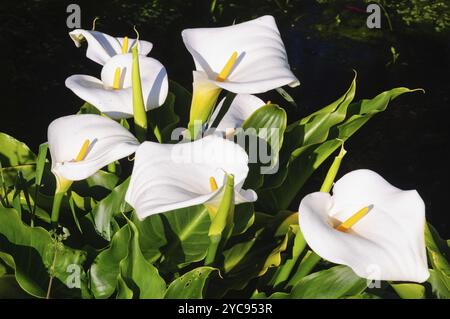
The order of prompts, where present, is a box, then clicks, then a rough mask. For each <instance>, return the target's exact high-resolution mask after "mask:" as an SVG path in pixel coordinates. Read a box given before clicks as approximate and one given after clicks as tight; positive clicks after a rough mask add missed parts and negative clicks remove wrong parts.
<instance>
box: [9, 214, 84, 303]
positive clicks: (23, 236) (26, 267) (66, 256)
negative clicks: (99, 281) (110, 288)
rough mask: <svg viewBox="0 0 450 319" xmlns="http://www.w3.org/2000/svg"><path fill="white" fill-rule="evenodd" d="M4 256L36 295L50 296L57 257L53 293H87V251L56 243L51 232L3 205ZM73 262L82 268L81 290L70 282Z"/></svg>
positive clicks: (24, 283)
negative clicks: (85, 271)
mask: <svg viewBox="0 0 450 319" xmlns="http://www.w3.org/2000/svg"><path fill="white" fill-rule="evenodd" d="M55 252H56V257H55ZM54 257H55V259H54ZM0 258H1V259H2V260H3V261H4V262H5V263H6V264H7V265H8V266H9V267H11V268H13V269H14V270H15V275H16V279H17V282H18V283H19V285H20V286H21V287H22V289H23V290H25V291H26V292H27V293H29V294H30V295H32V296H35V297H40V298H43V297H45V296H46V291H47V286H48V282H49V273H48V269H50V268H51V266H52V265H53V260H55V263H54V267H53V271H52V274H53V275H54V277H55V279H54V284H53V290H52V291H53V292H52V296H60V297H67V296H72V297H74V296H76V297H80V296H82V295H83V296H87V293H86V289H87V288H86V278H85V274H84V272H83V271H82V269H83V263H84V261H85V259H86V254H85V252H83V251H79V250H74V249H71V248H68V247H66V246H64V245H63V244H61V243H55V241H54V240H53V239H52V237H51V235H50V234H49V233H48V232H47V231H46V230H45V229H43V228H41V227H34V228H31V227H29V226H27V225H25V224H24V223H23V222H22V221H21V220H20V218H19V215H18V214H17V212H16V211H15V210H14V209H6V208H0ZM71 265H77V266H79V267H80V269H81V278H80V280H81V291H80V289H77V288H73V289H69V288H68V287H67V286H66V282H67V280H70V276H71V272H68V267H69V266H71Z"/></svg>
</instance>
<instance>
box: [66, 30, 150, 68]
mask: <svg viewBox="0 0 450 319" xmlns="http://www.w3.org/2000/svg"><path fill="white" fill-rule="evenodd" d="M69 36H70V38H71V39H72V40H73V42H74V43H75V45H76V46H77V48H79V47H80V46H81V44H82V42H83V41H84V40H86V42H87V50H86V56H87V57H88V58H89V59H91V60H92V61H94V62H97V63H98V64H101V65H104V64H105V63H106V62H108V61H109V59H111V58H112V57H114V56H115V55H117V54H122V52H123V51H122V50H123V45H124V38H123V37H113V36H110V35H108V34H106V33H102V32H98V31H91V30H83V29H76V30H73V31H71V32H69ZM135 44H136V39H131V38H130V39H128V48H126V49H125V53H130V52H131V48H132V47H133V46H134V45H135ZM152 48H153V44H152V43H150V42H148V41H144V40H139V42H138V53H139V54H142V55H147V54H149V53H150V51H151V50H152Z"/></svg>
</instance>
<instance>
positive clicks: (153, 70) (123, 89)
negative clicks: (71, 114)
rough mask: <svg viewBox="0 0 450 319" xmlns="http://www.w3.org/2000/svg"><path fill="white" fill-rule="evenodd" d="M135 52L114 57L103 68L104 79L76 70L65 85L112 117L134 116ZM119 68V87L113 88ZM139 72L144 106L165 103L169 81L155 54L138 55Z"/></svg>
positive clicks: (151, 107) (147, 107)
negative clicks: (133, 80) (133, 60)
mask: <svg viewBox="0 0 450 319" xmlns="http://www.w3.org/2000/svg"><path fill="white" fill-rule="evenodd" d="M132 63H133V62H132V54H131V53H127V54H120V55H116V56H114V57H113V58H111V59H110V60H109V61H108V62H107V63H106V64H105V65H104V66H103V68H102V72H101V79H97V78H95V77H93V76H89V75H81V74H76V75H72V76H70V77H68V78H67V79H66V87H68V88H69V89H70V90H72V91H73V92H74V93H75V94H76V95H78V96H79V97H80V98H81V99H83V100H84V101H86V102H89V103H90V104H92V105H94V106H95V107H96V108H98V109H99V110H100V111H101V112H102V113H104V114H106V115H108V116H109V117H111V118H113V119H121V118H131V117H133V88H132V79H131V68H132ZM117 68H120V70H121V71H120V72H121V73H120V87H119V88H118V89H114V88H113V84H114V77H115V72H116V69H117ZM139 71H140V72H139V73H140V76H141V87H142V95H143V97H144V103H145V109H146V110H151V109H155V108H157V107H159V106H161V105H163V104H164V101H165V100H166V97H167V94H168V91H169V83H168V79H167V72H166V69H165V68H164V66H163V65H162V64H161V63H160V62H159V61H158V60H155V59H153V58H149V57H146V56H143V55H139Z"/></svg>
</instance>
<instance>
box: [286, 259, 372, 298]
mask: <svg viewBox="0 0 450 319" xmlns="http://www.w3.org/2000/svg"><path fill="white" fill-rule="evenodd" d="M366 288H367V282H366V280H365V279H363V278H360V277H358V276H357V275H356V274H355V273H354V272H353V271H352V270H351V269H350V268H348V267H347V266H335V267H333V268H330V269H327V270H322V271H319V272H316V273H313V274H311V275H308V276H306V277H304V278H303V279H302V280H300V281H299V283H298V284H297V285H296V286H295V287H294V288H292V291H291V298H295V299H337V298H344V297H349V296H353V295H358V294H360V293H362V292H363V291H364V290H365V289H366Z"/></svg>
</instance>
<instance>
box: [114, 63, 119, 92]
mask: <svg viewBox="0 0 450 319" xmlns="http://www.w3.org/2000/svg"><path fill="white" fill-rule="evenodd" d="M113 89H114V90H118V89H120V68H116V71H115V73H114V82H113Z"/></svg>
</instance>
